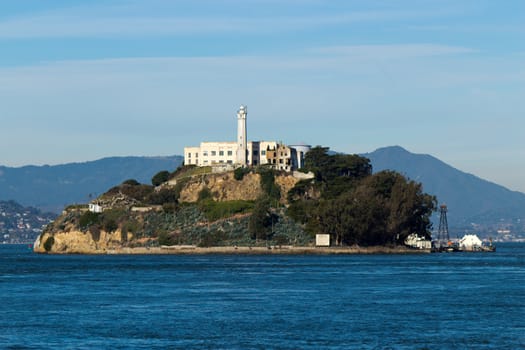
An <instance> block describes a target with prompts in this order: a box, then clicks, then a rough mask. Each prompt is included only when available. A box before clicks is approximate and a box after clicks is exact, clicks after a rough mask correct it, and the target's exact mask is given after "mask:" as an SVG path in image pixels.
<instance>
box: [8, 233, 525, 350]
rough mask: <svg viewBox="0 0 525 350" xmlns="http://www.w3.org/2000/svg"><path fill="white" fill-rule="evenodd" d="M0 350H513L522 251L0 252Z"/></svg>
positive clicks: (522, 324)
mask: <svg viewBox="0 0 525 350" xmlns="http://www.w3.org/2000/svg"><path fill="white" fill-rule="evenodd" d="M0 348H3V349H524V348H525V244H522V243H509V244H500V245H498V249H497V251H496V252H494V253H448V254H447V253H443V254H420V255H419V254H418V255H346V256H336V255H319V256H318V255H289V256H287V255H195V256H191V255H184V256H182V255H103V256H90V255H39V254H34V253H33V252H31V251H30V249H29V247H27V246H23V245H4V246H0Z"/></svg>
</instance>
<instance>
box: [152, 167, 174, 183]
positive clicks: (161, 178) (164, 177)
mask: <svg viewBox="0 0 525 350" xmlns="http://www.w3.org/2000/svg"><path fill="white" fill-rule="evenodd" d="M169 178H170V173H169V171H166V170H163V171H159V172H158V173H156V174H155V175H154V176H153V177H152V178H151V184H152V185H153V186H159V185H161V184H163V183H164V182H166V181H168V180H169Z"/></svg>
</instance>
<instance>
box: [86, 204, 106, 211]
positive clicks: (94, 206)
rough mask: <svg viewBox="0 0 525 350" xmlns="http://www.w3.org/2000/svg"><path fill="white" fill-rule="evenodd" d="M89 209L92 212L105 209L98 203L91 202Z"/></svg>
mask: <svg viewBox="0 0 525 350" xmlns="http://www.w3.org/2000/svg"><path fill="white" fill-rule="evenodd" d="M89 211H90V212H92V213H102V211H103V209H102V207H101V206H100V205H98V204H95V203H89Z"/></svg>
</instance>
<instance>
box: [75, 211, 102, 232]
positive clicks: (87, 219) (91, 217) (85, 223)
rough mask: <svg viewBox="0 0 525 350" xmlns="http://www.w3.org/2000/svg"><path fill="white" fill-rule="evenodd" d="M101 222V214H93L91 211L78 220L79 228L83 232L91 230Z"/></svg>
mask: <svg viewBox="0 0 525 350" xmlns="http://www.w3.org/2000/svg"><path fill="white" fill-rule="evenodd" d="M99 220H100V213H93V212H91V211H86V212H85V213H84V214H82V215H81V216H80V219H79V220H78V226H79V227H80V229H81V230H85V229H87V228H89V227H90V226H91V225H93V224H96V223H98V222H99Z"/></svg>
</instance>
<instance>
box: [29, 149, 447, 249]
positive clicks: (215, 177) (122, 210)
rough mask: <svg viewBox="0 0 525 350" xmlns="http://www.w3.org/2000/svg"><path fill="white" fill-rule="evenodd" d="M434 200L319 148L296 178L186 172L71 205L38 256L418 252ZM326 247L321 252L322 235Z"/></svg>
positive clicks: (278, 173)
mask: <svg viewBox="0 0 525 350" xmlns="http://www.w3.org/2000/svg"><path fill="white" fill-rule="evenodd" d="M436 203H437V201H436V198H435V197H434V196H432V195H429V194H426V193H424V192H423V190H422V185H421V184H420V183H418V182H415V181H413V180H409V179H407V178H405V177H404V176H403V175H401V174H399V173H397V172H394V171H381V172H377V173H373V172H372V166H371V164H370V161H369V160H368V159H367V158H364V157H361V156H358V155H345V154H331V153H330V152H329V149H328V148H326V147H321V146H317V147H313V148H312V149H311V150H310V151H309V152H308V153H307V154H306V155H305V157H304V166H303V167H302V168H301V169H300V170H294V171H284V170H276V169H275V168H274V167H271V166H268V165H259V166H241V167H236V168H235V169H234V170H224V169H223V170H221V171H218V170H217V168H214V167H211V166H210V167H206V166H196V165H186V166H181V167H179V168H178V169H177V170H175V171H174V172H168V171H161V172H159V173H158V174H156V175H155V176H153V178H152V180H151V184H141V183H138V182H137V181H135V180H133V179H130V180H127V181H124V182H123V183H122V184H120V185H118V186H115V187H113V188H111V189H109V190H108V191H107V192H106V193H104V194H102V195H101V196H99V197H98V198H96V199H94V200H92V201H91V202H90V203H89V204H88V205H71V206H69V207H67V208H65V210H64V211H63V212H62V214H61V215H60V216H59V217H58V218H57V219H56V220H55V221H54V222H52V223H51V224H49V225H48V226H47V227H46V228H45V229H44V231H43V232H42V234H40V235H39V237H38V238H37V240H36V241H35V244H34V251H35V252H38V253H55V254H75V253H77V254H134V253H135V254H188V253H191V254H200V253H247V254H249V253H254V254H268V253H277V254H280V253H286V254H294V253H297V254H307V253H312V254H314V253H321V254H330V253H333V254H350V253H409V252H419V251H421V250H414V249H411V248H408V247H406V245H405V244H404V242H405V241H406V239H407V237H409V236H410V235H414V234H417V235H418V236H420V237H422V238H426V239H428V238H430V229H431V223H430V215H431V214H432V212H433V211H434V210H435V209H436V206H437V205H436ZM318 235H324V236H325V237H328V244H324V245H323V246H319V245H316V236H317V237H318Z"/></svg>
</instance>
